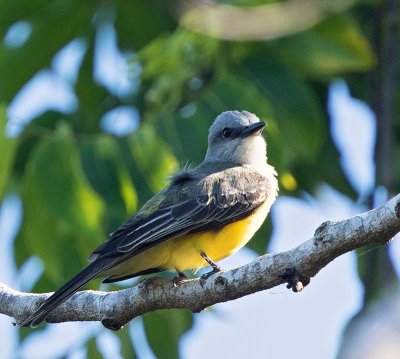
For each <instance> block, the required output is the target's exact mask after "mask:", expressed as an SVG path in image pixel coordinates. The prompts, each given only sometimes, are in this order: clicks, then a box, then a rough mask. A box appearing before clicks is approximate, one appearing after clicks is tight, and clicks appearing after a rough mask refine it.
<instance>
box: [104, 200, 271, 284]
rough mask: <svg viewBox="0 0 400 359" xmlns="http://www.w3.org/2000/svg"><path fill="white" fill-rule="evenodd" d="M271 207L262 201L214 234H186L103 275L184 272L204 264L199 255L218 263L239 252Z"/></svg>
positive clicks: (210, 232) (208, 232)
mask: <svg viewBox="0 0 400 359" xmlns="http://www.w3.org/2000/svg"><path fill="white" fill-rule="evenodd" d="M270 206H271V203H269V201H266V202H265V203H264V204H262V205H261V206H260V207H259V208H258V209H257V210H256V211H255V212H254V213H253V214H252V215H250V216H248V217H246V218H245V219H243V220H240V221H237V222H234V223H231V224H228V225H226V226H225V227H223V228H221V229H218V230H210V231H204V232H199V233H194V234H190V235H187V236H184V237H180V238H176V239H172V240H169V241H167V242H164V243H161V244H159V245H157V246H155V247H153V248H150V249H148V250H146V251H145V252H142V253H140V254H139V255H137V256H135V257H132V258H130V259H129V260H127V261H126V262H124V263H121V264H120V265H118V266H116V267H114V268H112V269H110V270H108V271H107V275H111V276H112V277H122V276H126V275H129V274H133V273H137V272H140V271H143V270H146V269H149V268H162V269H164V270H177V271H181V272H182V271H184V270H186V269H194V270H196V269H200V268H202V267H205V266H207V262H206V261H205V260H204V259H203V258H202V257H201V256H200V252H204V253H206V254H207V256H208V257H209V258H211V259H212V260H213V261H215V262H216V261H219V260H221V259H223V258H225V257H228V256H230V255H231V254H233V253H235V252H236V251H237V250H239V249H240V248H242V247H243V246H244V245H245V244H246V243H247V242H248V241H249V240H250V239H251V238H252V237H253V235H254V233H255V232H256V231H257V230H258V229H259V228H260V226H261V224H262V223H263V222H264V220H265V218H266V216H267V214H268V212H269V208H270Z"/></svg>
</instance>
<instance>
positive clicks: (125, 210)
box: [81, 135, 137, 232]
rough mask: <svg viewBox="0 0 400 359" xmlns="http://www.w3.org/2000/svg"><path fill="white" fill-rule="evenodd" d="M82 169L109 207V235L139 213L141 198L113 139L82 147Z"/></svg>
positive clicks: (101, 137) (103, 138)
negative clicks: (139, 198)
mask: <svg viewBox="0 0 400 359" xmlns="http://www.w3.org/2000/svg"><path fill="white" fill-rule="evenodd" d="M81 158H82V165H83V168H84V170H85V174H86V176H87V178H88V179H89V181H90V183H91V184H92V186H93V188H94V189H95V190H96V191H97V192H98V193H99V194H101V195H102V197H103V198H104V200H105V201H106V203H107V207H108V208H107V216H108V217H109V222H110V223H109V226H108V231H109V232H110V231H112V230H113V229H115V228H116V227H117V226H118V225H119V224H120V223H121V222H122V221H123V220H125V219H126V217H127V216H129V215H132V214H133V213H134V212H135V211H136V205H137V197H136V191H135V188H134V187H133V184H132V181H131V179H130V176H129V173H128V170H127V168H126V167H125V166H124V164H123V162H122V160H121V158H122V155H121V153H120V148H119V146H118V144H117V142H116V140H115V139H113V138H112V137H111V136H106V135H98V136H96V137H93V139H92V140H90V141H86V142H84V143H83V144H82V146H81Z"/></svg>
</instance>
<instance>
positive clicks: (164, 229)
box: [94, 167, 271, 257]
mask: <svg viewBox="0 0 400 359" xmlns="http://www.w3.org/2000/svg"><path fill="white" fill-rule="evenodd" d="M270 192H271V183H270V182H269V180H268V179H267V178H266V177H264V176H262V175H260V174H259V173H257V172H254V171H251V170H248V169H245V168H243V167H236V168H231V169H228V170H225V171H221V172H218V173H213V174H210V175H208V176H202V177H201V178H198V177H195V176H191V177H190V178H189V179H188V181H186V182H182V181H180V182H179V183H176V184H173V185H170V186H169V187H167V188H166V189H165V190H164V191H162V193H163V196H164V197H163V199H162V200H159V202H158V204H157V210H156V211H154V212H153V213H151V214H150V215H147V216H143V213H141V212H142V211H141V212H139V214H138V215H137V216H135V217H133V218H131V219H130V220H128V221H126V222H125V223H124V224H122V225H121V226H120V227H119V228H118V229H117V230H116V231H115V232H114V233H112V235H111V237H110V238H109V240H108V241H107V242H105V243H104V244H103V245H102V246H100V247H99V248H98V249H97V250H96V251H95V252H94V255H95V257H98V256H99V255H100V256H101V255H106V256H110V255H121V254H123V253H127V252H131V254H132V255H134V253H136V252H137V253H139V252H141V251H143V250H145V249H147V248H150V247H153V246H154V245H156V244H159V243H161V242H164V241H166V240H169V239H172V238H177V237H180V236H184V235H186V234H189V233H195V232H199V231H203V230H206V229H210V228H214V229H217V228H220V227H222V226H224V225H226V224H229V223H232V222H235V221H237V220H240V219H242V218H245V217H246V216H248V215H249V214H250V213H251V212H252V211H254V210H255V209H256V208H257V207H258V206H259V205H261V204H262V203H263V202H264V201H265V200H266V198H267V197H268V195H269V194H270ZM150 205H151V204H150Z"/></svg>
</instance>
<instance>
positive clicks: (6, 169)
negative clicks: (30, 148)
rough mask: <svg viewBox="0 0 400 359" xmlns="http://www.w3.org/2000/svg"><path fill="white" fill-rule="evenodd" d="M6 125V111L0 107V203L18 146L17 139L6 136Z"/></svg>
mask: <svg viewBox="0 0 400 359" xmlns="http://www.w3.org/2000/svg"><path fill="white" fill-rule="evenodd" d="M6 124H7V115H6V109H5V107H4V106H1V105H0V153H1V156H0V169H1V170H0V201H1V199H2V198H3V195H4V192H5V190H6V188H7V184H8V180H9V178H10V176H11V170H12V165H13V161H14V156H15V152H16V150H17V146H18V142H19V141H18V139H17V138H10V137H7V136H6V133H5V128H6Z"/></svg>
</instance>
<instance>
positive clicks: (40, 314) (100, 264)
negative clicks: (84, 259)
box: [21, 258, 114, 328]
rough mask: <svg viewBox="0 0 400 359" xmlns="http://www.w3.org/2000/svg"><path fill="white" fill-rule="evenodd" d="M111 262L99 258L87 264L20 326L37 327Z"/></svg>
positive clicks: (109, 259) (111, 260)
mask: <svg viewBox="0 0 400 359" xmlns="http://www.w3.org/2000/svg"><path fill="white" fill-rule="evenodd" d="M113 262H114V260H113V259H112V258H99V259H98V260H96V261H94V262H93V263H91V264H89V265H88V266H87V267H86V268H85V269H84V270H82V271H81V272H79V273H78V274H77V275H76V276H75V277H73V278H72V279H71V280H69V281H68V282H67V283H65V284H64V285H63V286H62V287H61V288H60V289H59V290H57V291H56V292H55V293H54V294H53V295H51V296H50V297H49V298H48V299H46V301H45V302H44V303H43V304H42V305H41V306H40V307H39V308H38V309H37V310H36V312H35V313H33V314H32V315H31V316H30V317H29V318H28V319H26V320H25V321H24V322H23V323H22V324H21V326H23V327H31V328H34V327H37V326H38V325H39V324H40V323H41V322H43V321H44V320H45V319H46V317H47V316H48V315H49V314H50V312H51V311H52V310H54V309H55V308H57V307H58V306H59V305H61V304H62V303H64V302H65V301H66V300H67V299H68V298H69V297H71V296H72V295H73V294H74V293H75V292H77V291H78V290H79V289H80V288H81V287H83V286H84V285H85V284H86V283H87V282H89V281H90V280H91V279H93V278H95V277H96V276H98V275H99V274H100V273H101V272H103V271H104V270H106V269H108V268H109V267H110V266H111V264H112V263H113Z"/></svg>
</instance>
